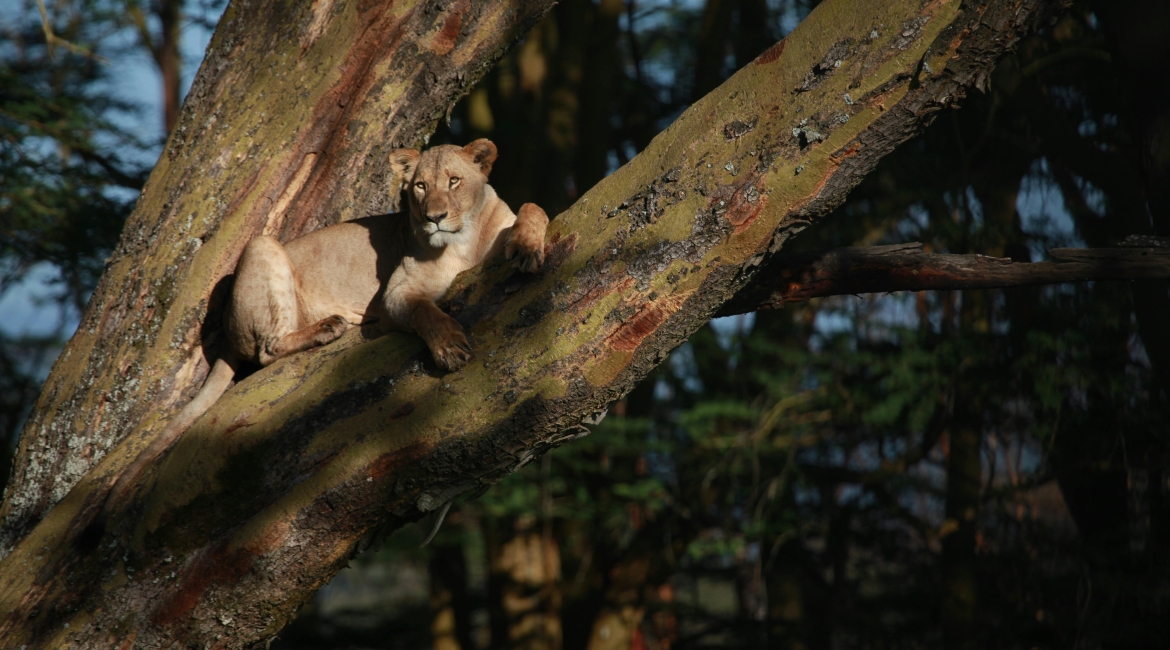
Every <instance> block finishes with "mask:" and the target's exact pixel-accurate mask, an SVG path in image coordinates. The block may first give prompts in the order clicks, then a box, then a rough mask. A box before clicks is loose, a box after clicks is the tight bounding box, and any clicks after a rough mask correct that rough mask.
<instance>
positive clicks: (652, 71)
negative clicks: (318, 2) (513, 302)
mask: <svg viewBox="0 0 1170 650" xmlns="http://www.w3.org/2000/svg"><path fill="white" fill-rule="evenodd" d="M815 4H816V3H815V2H803V1H801V0H768V1H765V0H706V2H703V1H701V0H698V1H695V2H670V1H662V2H634V1H633V0H628V1H627V2H621V1H620V0H601V2H599V3H598V2H592V1H590V0H563V1H562V2H561V3H560V4H558V5H557V6H556V7H555V8H554V9H553V11H552V12H551V13H550V14H549V15H548V17H547V18H546V19H545V20H544V21H543V22H541V23H540V24H539V25H538V26H537V28H536V29H535V30H534V31H533V32H532V33H531V34H529V35H528V37H527V38H526V39H525V40H524V41H522V42H521V43H520V44H519V45H518V46H517V47H516V48H514V49H513V50H512V51H511V52H510V53H509V54H508V55H507V56H506V57H505V58H504V59H503V60H502V61H501V62H500V63H499V64H498V65H497V66H496V67H495V68H494V69H493V70H492V71H491V72H490V73H489V74H488V75H487V76H486V77H485V78H484V79H483V81H482V82H481V83H480V84H479V85H478V86H477V87H476V88H475V89H474V90H473V91H472V92H471V94H470V95H469V96H468V97H466V98H464V99H463V100H462V101H461V102H460V103H459V104H458V105H457V106H456V107H455V108H454V110H453V111H452V113H451V119H450V122H449V123H445V124H440V125H439V130H438V133H437V134H436V136H435V137H434V138H432V143H434V142H456V143H464V142H467V141H469V140H471V139H473V138H476V137H489V138H491V139H492V140H493V141H494V142H495V143H496V144H497V146H498V148H499V150H500V158H499V161H498V162H497V164H496V165H495V167H494V170H493V172H492V184H493V186H494V187H495V188H496V189H497V191H498V192H499V194H500V195H501V196H502V197H503V198H504V199H505V200H506V201H507V202H508V203H509V204H510V205H511V206H513V208H516V207H518V206H519V205H520V204H521V203H523V202H526V201H533V202H536V203H538V204H540V205H541V206H543V207H544V208H545V209H546V210H547V211H548V213H549V214H556V213H557V212H559V211H561V210H562V209H564V208H566V207H567V206H568V205H570V204H571V203H572V202H573V201H574V200H575V199H576V197H577V196H578V195H579V194H581V193H582V192H584V191H585V190H587V189H588V188H589V187H591V186H592V185H593V184H594V183H596V182H597V181H598V180H599V179H601V178H602V177H604V176H605V175H606V174H608V173H610V172H612V171H613V170H615V169H616V168H617V167H619V166H620V165H622V164H624V163H625V162H627V161H628V160H629V159H630V158H632V157H633V156H634V155H636V154H637V153H638V151H640V150H641V149H642V148H643V147H645V146H646V144H647V143H648V142H649V141H650V139H651V138H653V137H654V135H655V134H657V133H658V131H659V130H661V129H662V128H664V127H665V126H666V125H667V124H669V123H670V122H671V121H672V120H673V119H674V117H675V116H677V115H678V114H679V113H681V112H682V110H683V109H685V108H686V107H687V106H688V105H689V103H690V102H692V101H693V100H694V99H696V98H697V97H701V96H702V95H703V94H705V93H706V92H708V91H710V90H711V89H712V88H714V87H715V86H716V85H718V84H719V83H720V82H721V81H722V80H723V79H725V78H726V77H727V76H728V75H730V74H731V73H732V72H733V71H734V70H736V69H738V68H739V67H740V66H742V65H744V64H745V63H747V62H748V61H750V60H751V59H752V58H754V56H756V55H757V54H758V53H760V52H761V51H763V50H764V49H766V48H767V47H768V46H770V45H771V44H773V43H774V42H775V41H776V40H777V39H779V38H781V37H783V36H784V35H785V34H786V33H787V32H789V31H791V30H792V29H793V28H794V27H795V26H796V25H797V24H798V23H799V21H800V19H801V18H802V17H803V16H804V15H806V14H807V13H808V12H809V11H810V10H811V9H812V8H813V5H815ZM857 4H858V7H859V9H858V10H859V11H863V10H864V6H865V3H864V2H863V1H862V0H858V2H857ZM7 5H11V6H12V8H13V11H12V12H9V11H8V10H7ZM47 6H48V9H49V14H50V19H51V21H52V25H53V26H54V31H55V33H56V34H57V35H58V36H59V37H60V38H61V39H62V40H63V42H64V43H65V44H64V45H63V44H60V43H59V44H57V45H55V46H53V47H48V46H47V45H46V37H45V34H44V30H43V29H42V25H41V22H40V18H39V13H38V11H37V9H36V5H35V3H30V2H20V1H19V0H8V1H7V3H6V8H5V12H4V13H5V20H4V23H3V25H2V26H0V301H3V300H4V299H5V298H9V297H11V296H13V295H15V294H17V293H21V292H24V293H28V292H30V291H33V290H34V289H36V287H35V286H34V284H35V283H34V282H33V280H34V279H35V278H36V277H40V276H44V277H49V278H52V279H53V280H52V282H51V283H50V284H49V285H48V287H47V288H44V287H42V288H40V289H36V290H37V291H40V294H39V295H41V296H42V299H41V300H42V303H43V304H41V308H43V309H47V310H50V311H51V310H60V313H62V314H75V313H78V312H79V311H80V310H81V309H82V308H83V307H84V304H85V302H86V300H87V299H88V296H89V293H90V291H91V290H92V287H93V285H94V283H95V282H96V279H97V277H98V275H99V274H100V273H101V271H102V268H103V260H104V257H105V256H106V254H108V251H109V250H111V249H112V247H113V245H114V244H115V242H116V240H117V237H118V235H119V232H120V229H121V224H122V222H123V220H124V219H125V217H126V215H127V214H128V213H129V211H130V209H131V208H132V207H133V201H134V199H135V197H136V195H137V190H138V189H140V188H141V184H142V182H143V180H144V179H145V176H146V174H148V173H149V167H150V164H149V163H146V164H144V163H143V162H142V161H144V160H146V161H149V160H152V159H153V157H154V156H157V152H158V150H159V146H160V144H161V143H160V142H159V141H158V139H157V138H152V137H149V136H143V135H142V134H143V133H149V132H150V130H149V129H146V128H144V127H142V126H141V124H146V123H150V124H158V123H165V117H164V116H163V115H161V114H160V113H161V112H164V111H162V110H161V109H160V108H159V106H160V104H159V103H158V102H157V101H156V102H155V103H153V104H149V103H140V102H136V100H135V99H134V98H133V97H130V98H127V96H126V94H125V93H118V92H115V91H114V90H113V88H112V87H111V84H110V76H111V74H112V72H111V71H112V70H113V69H115V68H114V66H115V65H116V64H117V62H118V61H119V60H121V59H120V58H119V57H122V58H127V57H139V58H140V59H141V60H143V61H147V62H148V63H149V62H150V61H153V60H155V59H154V58H153V57H151V56H144V53H145V54H146V55H150V54H151V52H152V50H151V48H152V47H153V48H157V46H158V44H159V43H160V42H161V40H162V39H161V38H160V35H161V31H160V30H162V29H163V26H164V24H166V23H165V20H166V17H167V16H172V17H173V16H174V15H178V16H179V19H180V22H181V23H182V24H183V25H185V26H187V28H192V26H194V27H197V26H199V24H200V21H204V22H211V23H213V21H214V16H216V15H218V11H219V10H221V9H222V7H221V6H218V5H217V4H216V3H214V2H211V3H210V4H206V3H205V4H200V3H198V2H193V1H189V2H181V1H180V0H158V2H156V3H155V4H142V5H139V4H137V3H133V2H126V1H124V0H118V1H116V2H115V1H104V0H74V1H71V2H59V3H49V4H48V5H47ZM1167 6H1168V5H1167V3H1162V2H1148V3H1143V2H1123V3H1113V2H1100V3H1094V2H1086V1H1084V0H1077V1H1076V2H1074V3H1073V6H1072V8H1071V9H1070V10H1069V11H1068V12H1067V13H1065V14H1063V15H1062V17H1060V18H1059V19H1058V20H1056V21H1055V22H1054V23H1053V24H1051V25H1049V26H1047V27H1046V28H1045V29H1043V30H1042V31H1041V33H1039V34H1036V35H1034V36H1032V37H1030V38H1028V39H1026V40H1025V41H1024V42H1023V43H1021V44H1020V46H1019V48H1018V50H1017V52H1016V53H1015V54H1013V55H1011V56H1009V57H1007V58H1006V59H1005V60H1004V61H1003V62H1002V63H1001V64H1000V65H999V67H998V68H997V69H996V70H995V72H994V74H993V75H991V77H990V79H989V80H988V84H987V88H986V89H985V91H984V92H977V91H973V92H972V93H971V95H970V96H969V97H967V98H966V99H965V100H964V101H963V102H962V103H961V104H962V108H961V109H960V110H957V111H948V112H946V113H944V114H942V115H941V116H939V117H938V119H937V120H936V121H935V123H934V124H933V125H932V126H931V127H930V128H929V129H928V131H927V132H926V133H925V134H923V135H922V136H921V137H919V138H917V139H915V140H913V141H911V142H908V143H906V144H905V145H903V146H902V147H900V148H899V149H898V150H897V151H896V152H895V153H894V154H893V155H891V156H890V157H889V158H888V159H886V160H885V161H883V163H882V164H881V165H880V166H879V168H878V169H877V170H876V171H875V172H874V173H872V174H871V175H870V176H869V177H868V178H867V179H866V180H865V181H864V182H863V183H862V185H861V186H860V187H858V188H857V189H856V190H855V191H854V192H853V193H852V195H851V196H850V198H849V200H848V202H847V203H846V204H845V205H844V206H842V207H841V208H840V209H839V210H837V212H836V213H835V214H833V215H831V216H829V217H828V218H825V219H823V220H821V221H820V222H818V223H817V225H815V226H814V227H812V228H810V229H809V230H807V231H805V232H804V233H803V234H801V235H800V236H799V237H798V238H796V239H795V240H794V241H793V242H792V246H795V250H820V249H827V248H833V247H839V246H866V245H874V244H889V243H902V242H911V241H918V242H922V243H924V244H925V246H926V249H927V250H928V251H931V252H950V253H982V254H986V255H993V256H998V257H1011V258H1012V259H1013V260H1016V261H1024V262H1027V261H1040V260H1042V259H1045V252H1046V251H1047V250H1048V249H1049V248H1052V247H1056V246H1107V245H1112V244H1115V243H1117V242H1119V241H1120V240H1122V239H1124V238H1125V237H1127V236H1129V235H1161V236H1166V235H1168V234H1170V205H1168V204H1167V197H1166V193H1167V192H1168V191H1170V190H1168V189H1167V188H1168V187H1170V179H1167V178H1166V177H1165V176H1164V175H1160V172H1159V170H1165V169H1167V168H1168V167H1167V165H1166V159H1167V158H1170V153H1168V151H1170V137H1168V136H1166V135H1163V136H1160V137H1161V139H1160V140H1159V139H1158V137H1152V136H1151V134H1153V135H1154V136H1157V134H1159V133H1162V134H1170V118H1167V117H1165V115H1167V114H1168V113H1167V104H1168V102H1167V101H1166V95H1167V88H1168V87H1170V83H1168V82H1170V79H1168V78H1167V77H1168V76H1170V74H1168V72H1167V68H1168V65H1167V64H1168V63H1170V49H1168V47H1170V46H1168V44H1170V10H1168V9H1167ZM135 10H137V11H139V14H137V15H139V16H141V17H142V20H141V21H140V22H138V21H136V19H135V18H134V16H135V15H136V14H135V13H134V11H135ZM173 12H177V14H175V13H173ZM209 16H210V18H209ZM18 18H19V19H18ZM183 33H186V32H183ZM152 35H153V39H152V38H151V36H152ZM99 57H101V58H99ZM195 63H196V61H187V62H186V65H187V71H186V73H189V72H190V71H191V70H193V69H194V64H195ZM158 65H159V68H158V69H157V70H154V71H153V72H152V74H163V75H165V74H167V73H168V72H167V71H166V70H163V69H162V64H161V63H160V64H158ZM174 72H175V71H170V73H174ZM156 83H157V82H156ZM165 104H166V102H165V101H163V102H162V104H161V105H162V106H165ZM151 106H153V107H154V108H150V107H151ZM136 120H137V121H136ZM140 123H141V124H140ZM1159 129H1160V130H1159ZM1159 165H1161V166H1159ZM46 269H48V270H49V272H48V273H46ZM38 273H40V276H38V275H37V274H38ZM1166 302H1167V293H1166V286H1165V284H1164V283H1161V284H1158V283H1144V284H1143V283H1116V282H1113V283H1106V282H1100V283H1081V284H1075V285H1072V284H1070V285H1054V286H1048V287H1043V288H1024V289H1010V290H987V291H951V292H929V293H928V292H922V293H918V294H895V295H873V296H864V297H852V296H846V297H840V298H827V299H817V300H813V301H810V302H809V303H806V304H802V305H798V306H793V307H789V308H785V309H782V310H772V311H765V312H758V313H755V314H749V315H746V316H739V317H732V318H728V319H722V320H720V321H716V322H714V323H712V324H711V325H710V326H708V327H706V328H704V329H702V330H700V331H699V332H698V333H697V334H696V335H695V336H694V337H692V339H691V340H690V341H689V342H688V343H686V344H685V345H684V346H683V347H681V348H680V349H678V350H677V351H675V352H674V354H673V355H672V356H671V357H670V359H669V360H668V361H667V362H666V363H664V364H663V365H662V366H661V367H660V368H659V369H658V370H657V371H655V373H654V374H653V375H651V376H650V377H649V378H648V379H647V380H646V381H645V382H644V383H643V384H641V385H640V386H638V387H637V388H636V389H635V390H634V392H633V393H631V394H630V395H629V396H628V397H627V398H626V399H624V400H622V401H620V402H618V403H616V404H614V405H613V407H612V408H611V409H610V413H609V416H608V418H607V419H606V420H605V421H604V422H602V423H601V424H600V425H598V426H597V427H595V428H594V432H593V434H592V435H590V436H589V437H587V438H585V439H583V440H581V441H577V442H574V443H572V444H570V445H568V446H566V447H563V448H560V449H557V450H556V451H554V452H552V453H551V454H549V455H547V456H545V457H544V458H542V459H541V461H540V462H535V463H533V464H531V465H529V466H528V467H526V468H525V469H524V470H522V471H520V472H518V473H516V474H515V475H513V476H511V477H509V478H508V479H507V480H505V481H504V482H502V483H501V484H500V485H498V486H496V487H494V488H492V489H491V490H490V491H489V492H488V493H487V494H485V495H483V496H482V497H480V498H479V499H477V500H475V501H472V502H468V503H462V504H457V505H456V506H455V507H454V508H453V509H452V511H451V513H450V515H449V516H448V517H447V521H446V523H445V524H444V526H443V528H442V529H441V531H440V532H439V534H438V536H437V537H436V538H435V540H434V541H433V542H432V543H431V544H430V545H429V546H427V547H426V548H425V549H419V548H418V544H419V542H421V540H422V538H423V537H424V536H425V534H426V532H427V530H426V528H427V525H429V524H431V523H433V522H423V524H421V525H420V526H419V527H418V530H407V531H403V532H402V533H399V534H398V535H395V536H394V537H392V538H391V539H390V540H388V541H387V542H386V543H385V545H384V546H383V547H382V548H381V549H378V550H376V551H373V552H370V553H369V554H367V555H365V556H362V557H360V558H358V559H357V560H356V561H355V562H354V566H353V567H352V568H351V569H348V570H346V571H345V572H343V573H342V574H341V575H340V576H339V577H338V578H337V579H336V580H335V581H334V582H333V583H331V584H330V585H329V586H328V587H326V588H325V589H324V590H322V592H321V593H320V594H319V595H318V597H317V599H316V600H315V601H314V602H313V603H311V604H309V605H307V606H306V608H305V610H304V611H303V612H302V615H301V617H300V619H298V621H297V622H295V623H294V624H293V625H292V626H291V627H290V628H289V629H288V630H286V631H285V632H284V633H282V634H281V636H280V638H279V640H278V641H277V642H276V643H275V644H273V647H282V648H421V647H434V648H436V649H437V650H439V649H442V650H447V649H451V648H459V647H462V648H464V649H465V650H469V649H471V648H487V647H491V648H531V649H533V650H537V649H542V648H549V649H554V648H561V647H563V648H566V649H578V648H580V649H584V648H590V649H591V650H600V649H603V648H622V649H625V648H629V649H631V650H635V649H639V650H640V649H643V648H644V649H647V650H649V649H655V648H663V649H665V648H676V649H677V648H725V647H726V648H739V647H759V648H764V647H768V648H794V649H796V648H808V649H819V648H918V647H948V648H950V647H979V648H982V647H996V648H1131V647H1163V646H1164V645H1165V644H1166V643H1167V642H1166V641H1165V639H1166V638H1167V633H1168V632H1170V623H1168V621H1170V581H1168V580H1167V568H1168V561H1170V557H1168V551H1170V547H1168V545H1167V541H1168V537H1170V502H1168V499H1170V463H1168V461H1170V456H1168V451H1170V449H1168V443H1170V440H1168V435H1170V426H1168V424H1167V420H1168V418H1167V414H1168V413H1170V411H1168V408H1167V407H1168V393H1167V388H1166V386H1167V381H1170V365H1168V358H1167V356H1168V355H1170V351H1168V350H1167V345H1168V344H1167V341H1166V337H1167V333H1168V332H1170V318H1167V313H1166V310H1165V309H1162V305H1164V303H1166ZM0 304H3V302H0ZM0 311H2V310H0ZM4 320H7V316H6V315H5V314H4V313H0V322H3V321H4ZM59 322H60V325H58V326H56V327H54V328H50V330H49V331H40V330H39V331H36V332H33V333H28V332H22V331H18V330H17V329H16V328H14V327H0V471H2V472H3V476H7V475H8V461H9V459H10V454H11V452H12V449H13V448H14V445H15V443H16V438H17V436H18V434H19V429H20V426H21V423H22V422H23V420H24V418H25V417H26V416H27V414H28V412H29V410H30V409H31V407H32V404H33V402H34V400H35V398H36V395H37V392H38V390H39V385H40V382H41V381H42V380H43V378H44V376H45V374H46V373H47V369H48V366H49V364H50V363H51V362H52V359H53V358H54V357H55V356H56V354H57V352H58V351H59V349H60V345H61V343H62V341H63V340H64V339H66V338H67V337H68V336H69V335H70V334H71V331H69V330H70V327H71V325H70V323H71V322H72V321H71V320H70V318H69V317H67V316H66V317H62V318H61V319H59Z"/></svg>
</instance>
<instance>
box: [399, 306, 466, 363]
mask: <svg viewBox="0 0 1170 650" xmlns="http://www.w3.org/2000/svg"><path fill="white" fill-rule="evenodd" d="M410 328H411V329H413V330H414V331H415V332H417V333H418V335H419V336H421V337H422V338H423V340H424V341H426V342H427V347H428V348H430V349H431V355H432V356H434V357H435V363H437V364H438V365H439V367H440V368H442V369H444V370H449V371H455V370H459V369H460V368H462V367H463V366H465V365H467V363H468V362H469V361H471V344H470V343H468V342H467V336H466V335H465V334H464V333H463V326H462V325H460V324H459V321H457V320H455V319H454V318H452V317H451V316H450V315H448V314H447V313H445V312H444V311H443V310H442V309H439V306H438V305H436V304H435V303H434V301H432V300H427V299H420V300H417V301H415V302H414V304H413V305H412V306H411V313H410Z"/></svg>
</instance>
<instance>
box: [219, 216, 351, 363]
mask: <svg viewBox="0 0 1170 650" xmlns="http://www.w3.org/2000/svg"><path fill="white" fill-rule="evenodd" d="M300 307H301V305H300V304H299V303H298V297H297V278H296V270H295V269H294V268H293V265H292V261H291V260H289V257H288V253H287V252H285V250H284V247H283V246H281V245H280V242H278V241H276V240H275V239H273V238H271V237H265V236H261V237H257V238H255V239H253V240H252V241H251V242H249V243H248V246H247V247H246V248H245V249H244V253H243V255H242V256H240V262H239V264H238V265H237V266H236V284H235V287H234V288H233V289H232V302H231V308H230V309H229V310H228V323H227V330H228V336H229V339H230V340H231V343H232V348H233V350H234V351H235V353H236V354H237V355H239V356H240V357H241V358H245V359H250V360H252V361H254V362H257V363H259V364H260V365H262V366H267V365H268V364H270V363H272V362H273V361H276V360H277V359H279V358H281V357H283V356H287V355H290V354H293V353H295V352H301V351H302V350H307V349H309V348H312V347H316V346H318V345H324V344H326V343H329V342H331V341H334V340H336V339H337V338H338V337H340V336H341V335H342V333H344V332H345V330H346V329H347V328H348V327H349V323H348V322H347V321H346V320H345V319H344V318H342V317H341V316H330V317H328V318H324V319H322V320H319V321H317V322H315V323H313V324H311V325H308V326H307V327H301V326H300V314H301V312H302V309H301V308H300Z"/></svg>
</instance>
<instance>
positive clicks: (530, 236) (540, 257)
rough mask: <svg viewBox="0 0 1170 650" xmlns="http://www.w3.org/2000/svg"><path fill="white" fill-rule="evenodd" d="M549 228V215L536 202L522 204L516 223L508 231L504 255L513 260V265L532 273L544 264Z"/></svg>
mask: <svg viewBox="0 0 1170 650" xmlns="http://www.w3.org/2000/svg"><path fill="white" fill-rule="evenodd" d="M547 229H548V215H547V214H545V213H544V210H543V209H541V207H540V206H538V205H536V204H535V203H525V204H524V205H522V206H520V212H519V214H517V215H516V223H515V225H513V226H512V231H511V232H510V233H508V243H507V245H506V246H505V247H504V257H505V258H507V259H509V260H512V266H515V267H516V268H518V269H520V270H521V271H524V272H525V273H532V272H534V271H536V270H537V269H539V268H540V265H541V264H544V234H545V231H546V230H547Z"/></svg>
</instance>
